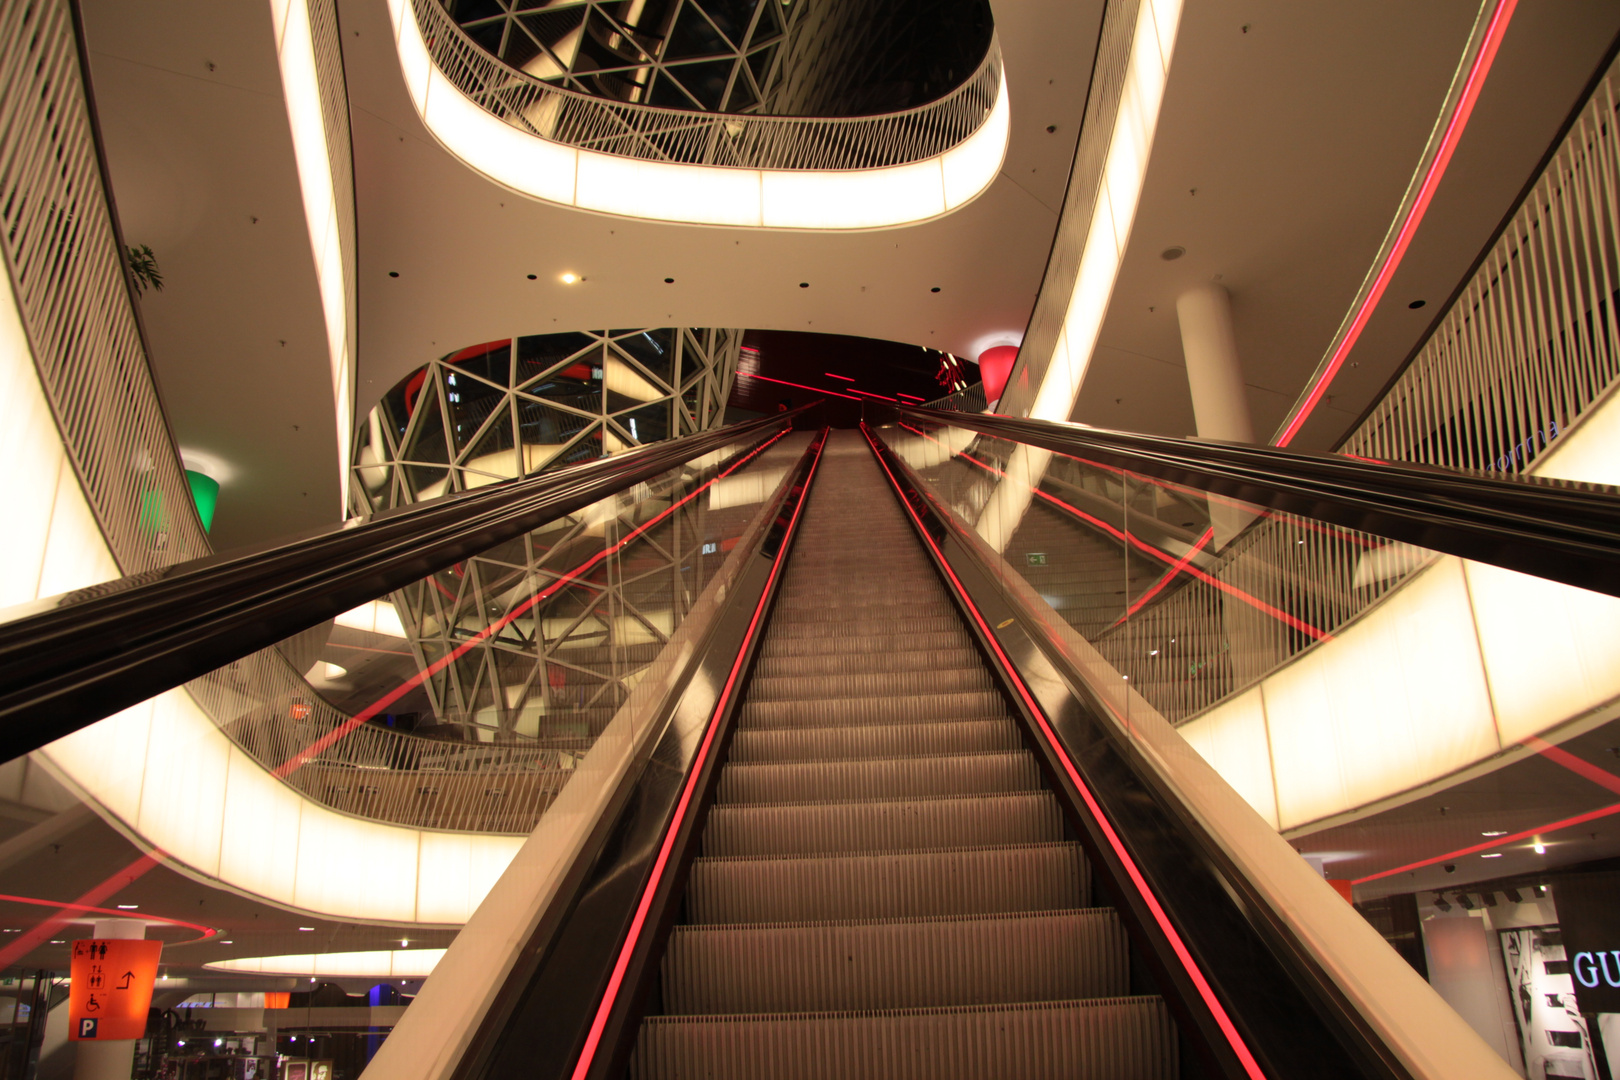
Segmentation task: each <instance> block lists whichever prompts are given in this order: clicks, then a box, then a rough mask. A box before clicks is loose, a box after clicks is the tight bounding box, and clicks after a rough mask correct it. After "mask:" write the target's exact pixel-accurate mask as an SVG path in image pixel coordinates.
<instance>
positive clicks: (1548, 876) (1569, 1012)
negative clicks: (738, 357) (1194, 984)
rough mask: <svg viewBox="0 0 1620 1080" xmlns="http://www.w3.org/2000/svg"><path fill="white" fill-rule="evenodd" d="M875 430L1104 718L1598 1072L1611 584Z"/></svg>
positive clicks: (1619, 748)
mask: <svg viewBox="0 0 1620 1080" xmlns="http://www.w3.org/2000/svg"><path fill="white" fill-rule="evenodd" d="M882 434H883V436H884V438H885V440H886V441H887V442H888V443H889V444H890V445H891V446H892V447H893V448H894V449H895V451H896V452H897V453H898V454H899V456H900V457H901V458H902V459H903V460H904V461H906V462H907V463H908V464H909V465H910V466H911V467H912V468H913V469H914V470H915V471H916V472H917V473H918V474H919V476H920V477H921V478H922V479H923V481H924V482H925V484H926V485H927V488H928V491H929V492H930V494H931V495H932V496H934V497H935V498H937V499H938V500H939V502H941V503H943V504H944V505H945V506H947V507H949V509H950V511H951V512H952V513H953V514H954V515H956V517H957V518H958V519H959V520H960V521H961V522H962V524H963V525H964V526H965V527H967V528H969V529H971V530H972V532H973V534H974V535H976V536H977V537H978V538H979V539H980V540H981V541H982V542H983V549H982V551H983V552H986V553H987V554H985V555H984V557H985V558H988V559H991V560H992V561H993V562H995V563H996V564H997V565H999V567H1000V571H999V574H1000V577H999V579H998V580H1000V581H1001V582H1003V586H1004V589H1005V591H1006V592H1007V593H1008V595H1009V596H1012V597H1014V598H1015V599H1016V602H1017V604H1020V605H1023V606H1024V608H1025V609H1026V610H1029V611H1031V612H1033V613H1034V615H1033V616H1032V617H1033V618H1035V619H1036V620H1037V623H1038V624H1040V623H1044V625H1046V626H1048V627H1051V628H1052V629H1053V631H1054V632H1053V633H1052V634H1051V640H1052V641H1053V642H1055V643H1057V644H1058V645H1060V646H1061V647H1062V648H1063V649H1064V650H1065V651H1066V652H1067V653H1068V654H1069V655H1071V656H1072V657H1073V658H1074V660H1075V664H1076V668H1077V670H1080V671H1082V672H1083V673H1085V675H1086V677H1087V678H1088V679H1090V680H1091V683H1090V685H1091V688H1092V691H1093V692H1094V693H1096V695H1097V700H1098V701H1099V702H1101V703H1103V704H1104V705H1105V707H1107V708H1109V709H1111V710H1113V711H1114V714H1115V716H1116V717H1117V718H1118V720H1119V722H1120V724H1121V730H1122V731H1124V732H1126V733H1127V734H1128V736H1129V737H1131V738H1134V739H1139V740H1141V741H1142V742H1143V743H1144V744H1145V746H1146V752H1147V753H1148V754H1149V755H1150V756H1151V757H1152V758H1153V759H1154V760H1158V761H1162V762H1166V763H1168V764H1166V766H1165V767H1166V768H1168V769H1170V770H1171V772H1172V774H1173V775H1178V776H1191V775H1194V774H1192V773H1187V772H1185V771H1183V770H1181V768H1180V766H1178V765H1176V764H1175V763H1176V762H1177V761H1178V760H1180V757H1181V756H1182V755H1186V754H1188V753H1189V752H1196V754H1197V755H1199V756H1200V757H1201V758H1202V759H1203V760H1204V761H1205V762H1207V763H1208V764H1209V765H1211V766H1213V767H1214V769H1215V770H1216V772H1218V773H1219V774H1220V776H1221V777H1222V779H1223V780H1224V781H1225V783H1226V784H1227V785H1229V789H1228V794H1230V793H1231V792H1236V794H1238V795H1240V796H1241V797H1242V798H1243V799H1244V800H1245V801H1246V802H1247V803H1248V804H1249V806H1250V807H1251V808H1252V809H1253V810H1254V811H1255V812H1256V814H1257V815H1258V817H1256V818H1254V819H1251V820H1249V821H1247V822H1245V821H1240V820H1237V819H1236V818H1233V819H1232V820H1230V821H1227V822H1224V823H1223V825H1224V827H1227V828H1232V829H1235V830H1237V831H1238V832H1239V833H1241V832H1242V831H1243V830H1244V829H1249V828H1262V827H1263V828H1266V829H1271V830H1280V831H1281V832H1282V833H1283V835H1284V836H1286V837H1287V838H1288V839H1289V841H1290V842H1291V844H1292V845H1293V847H1294V849H1295V850H1296V851H1298V852H1299V854H1300V855H1301V856H1303V857H1304V858H1305V859H1306V860H1307V861H1308V862H1309V864H1310V865H1311V866H1312V867H1313V868H1314V869H1315V870H1316V871H1317V872H1318V873H1320V874H1321V875H1322V876H1324V877H1326V878H1328V879H1329V880H1330V881H1332V882H1333V883H1334V884H1335V886H1336V887H1337V888H1338V889H1339V890H1340V891H1341V892H1343V893H1344V894H1345V895H1346V896H1347V897H1350V898H1352V899H1353V902H1354V903H1355V907H1356V909H1357V910H1358V911H1359V912H1361V914H1362V915H1363V916H1364V917H1365V918H1366V919H1367V921H1368V922H1369V923H1370V924H1371V925H1372V926H1373V927H1374V928H1375V929H1377V930H1378V932H1379V933H1380V934H1381V935H1382V936H1383V937H1384V939H1385V940H1386V941H1388V942H1389V944H1390V946H1391V947H1392V948H1394V949H1395V950H1396V952H1398V953H1399V954H1400V956H1401V957H1403V958H1404V959H1405V960H1406V961H1407V963H1408V964H1409V965H1410V966H1411V967H1412V968H1413V969H1414V970H1415V971H1417V972H1418V973H1419V974H1421V975H1422V976H1423V977H1425V978H1426V979H1428V981H1429V982H1430V984H1431V985H1432V986H1433V987H1434V988H1435V989H1436V990H1437V991H1438V992H1439V994H1440V995H1441V997H1442V998H1443V999H1444V1000H1445V1001H1446V1002H1447V1003H1448V1004H1450V1005H1451V1006H1452V1007H1453V1008H1454V1009H1455V1010H1456V1011H1457V1012H1458V1014H1459V1015H1461V1016H1462V1017H1463V1018H1464V1019H1465V1020H1467V1021H1468V1023H1469V1024H1470V1025H1471V1026H1472V1027H1473V1028H1474V1030H1475V1031H1477V1032H1478V1033H1479V1034H1480V1036H1481V1037H1482V1038H1483V1039H1485V1041H1486V1042H1487V1043H1489V1044H1490V1045H1491V1046H1492V1047H1493V1048H1494V1049H1495V1050H1496V1051H1497V1052H1498V1054H1500V1056H1501V1057H1502V1058H1503V1060H1504V1061H1506V1062H1507V1063H1508V1064H1509V1065H1511V1066H1513V1067H1514V1068H1516V1069H1518V1070H1520V1071H1521V1072H1522V1073H1523V1074H1524V1075H1529V1076H1538V1077H1539V1076H1543V1075H1545V1076H1552V1077H1563V1076H1568V1077H1593V1078H1596V1077H1598V1076H1600V1075H1613V1069H1614V1068H1615V1067H1616V1066H1620V1060H1614V1061H1612V1062H1611V1060H1610V1055H1611V1054H1616V1053H1620V918H1617V917H1616V916H1615V914H1614V913H1615V912H1617V911H1620V861H1617V860H1620V829H1617V828H1616V827H1615V825H1614V822H1615V821H1617V820H1620V721H1617V720H1615V719H1614V715H1615V706H1614V702H1615V701H1617V700H1620V697H1617V696H1616V695H1617V694H1620V681H1617V680H1615V679H1612V678H1604V679H1602V680H1600V681H1599V682H1587V681H1583V680H1586V679H1588V678H1590V677H1589V676H1587V675H1582V674H1579V672H1583V671H1592V670H1596V669H1594V668H1592V667H1590V666H1584V665H1590V664H1592V663H1594V661H1595V662H1596V663H1598V664H1599V665H1600V666H1602V667H1603V668H1604V669H1605V670H1609V669H1610V668H1611V666H1612V665H1614V664H1615V663H1620V629H1617V628H1620V601H1617V600H1615V599H1613V598H1610V597H1607V596H1603V595H1599V594H1595V593H1589V592H1585V591H1583V590H1580V589H1575V588H1571V587H1568V586H1564V585H1560V584H1556V583H1553V582H1548V581H1543V580H1540V579H1537V578H1532V577H1529V576H1526V575H1523V574H1515V573H1511V572H1508V571H1505V570H1499V569H1496V568H1494V567H1491V566H1486V565H1483V564H1478V563H1472V562H1467V561H1465V560H1461V559H1457V558H1454V557H1451V556H1444V555H1439V554H1437V553H1435V552H1433V551H1428V550H1425V549H1422V548H1418V547H1415V546H1412V545H1409V544H1404V543H1399V542H1395V541H1391V540H1387V539H1385V538H1383V537H1380V536H1377V535H1374V534H1371V533H1366V532H1360V531H1357V530H1353V529H1347V528H1344V527H1341V526H1338V525H1334V524H1331V523H1328V522H1323V521H1318V520H1315V519H1312V518H1309V517H1303V516H1299V515H1294V514H1287V513H1281V512H1277V511H1271V510H1266V509H1264V508H1262V507H1259V506H1255V505H1252V504H1249V503H1245V502H1243V501H1241V500H1236V499H1231V498H1228V497H1225V496H1220V495H1216V494H1212V493H1209V492H1207V491H1203V490H1201V489H1198V488H1197V487H1195V486H1189V485H1185V484H1178V483H1173V482H1170V481H1165V480H1160V479H1157V478H1154V477H1148V476H1144V475H1140V474H1136V473H1132V472H1130V471H1128V470H1121V469H1118V468H1115V467H1112V466H1109V465H1106V464H1104V463H1101V462H1097V461H1088V460H1086V459H1084V458H1083V457H1079V456H1074V455H1064V454H1060V453H1055V452H1049V451H1044V450H1036V449H1033V448H1030V447H1025V446H1020V445H1015V444H1013V443H1010V442H1008V441H1006V440H1002V439H997V438H993V437H989V436H985V435H981V434H978V433H975V432H972V431H969V430H967V429H965V428H959V427H955V426H953V425H952V423H951V420H950V419H949V414H945V415H942V416H941V418H940V419H939V421H938V422H935V423H921V422H913V421H909V420H908V421H907V422H905V423H903V424H900V425H898V426H895V427H890V428H885V429H882ZM1600 656H1601V657H1604V658H1605V659H1603V660H1601V661H1596V660H1595V658H1597V657H1600ZM1576 685H1579V686H1580V687H1582V689H1580V690H1575V689H1573V687H1574V686H1576ZM1166 722H1168V723H1166ZM1170 725H1175V729H1176V732H1177V734H1178V735H1179V738H1178V737H1177V735H1172V734H1171V728H1170ZM1206 775H1207V774H1206ZM1324 895H1331V894H1326V893H1324ZM1603 957H1607V958H1608V960H1609V963H1610V972H1611V973H1612V974H1613V976H1614V978H1613V981H1612V982H1611V981H1609V980H1608V979H1607V978H1606V976H1605V970H1604V968H1603V966H1602V958H1603ZM1605 1069H1607V1070H1608V1071H1607V1072H1605V1071H1604V1070H1605Z"/></svg>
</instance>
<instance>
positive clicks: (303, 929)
mask: <svg viewBox="0 0 1620 1080" xmlns="http://www.w3.org/2000/svg"><path fill="white" fill-rule="evenodd" d="M298 929H299V930H300V931H302V932H303V933H306V934H307V933H309V932H310V931H312V930H314V929H315V928H314V927H313V926H300V927H299V928H298Z"/></svg>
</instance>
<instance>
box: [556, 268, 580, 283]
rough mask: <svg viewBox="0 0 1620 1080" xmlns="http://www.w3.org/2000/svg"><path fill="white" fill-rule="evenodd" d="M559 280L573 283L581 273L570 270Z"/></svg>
mask: <svg viewBox="0 0 1620 1080" xmlns="http://www.w3.org/2000/svg"><path fill="white" fill-rule="evenodd" d="M559 280H560V281H561V282H562V283H563V284H564V285H572V284H573V283H574V282H576V281H578V280H579V275H578V274H575V273H573V272H571V271H570V272H568V273H565V274H563V275H562V277H561V278H560V279H559Z"/></svg>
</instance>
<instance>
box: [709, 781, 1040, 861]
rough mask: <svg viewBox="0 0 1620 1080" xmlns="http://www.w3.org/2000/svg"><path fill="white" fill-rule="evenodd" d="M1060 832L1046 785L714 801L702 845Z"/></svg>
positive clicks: (769, 847) (727, 851) (988, 838)
mask: <svg viewBox="0 0 1620 1080" xmlns="http://www.w3.org/2000/svg"><path fill="white" fill-rule="evenodd" d="M1061 839H1063V817H1062V814H1061V812H1060V811H1059V809H1058V803H1057V798H1056V796H1054V795H1053V794H1052V793H1051V792H1050V791H1021V792H1014V793H1012V794H1008V795H948V796H945V797H943V798H927V799H892V800H883V801H873V802H860V803H819V804H817V803H809V804H806V803H793V804H788V805H783V806H716V807H715V808H714V809H713V810H711V811H709V822H708V824H707V825H706V826H705V827H704V831H703V853H704V854H705V855H708V856H713V857H725V856H739V855H828V854H840V853H849V854H853V853H856V852H900V851H927V850H937V849H940V848H947V847H988V846H991V845H1008V844H1039V843H1048V842H1053V841H1058V840H1061Z"/></svg>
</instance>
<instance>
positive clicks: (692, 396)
mask: <svg viewBox="0 0 1620 1080" xmlns="http://www.w3.org/2000/svg"><path fill="white" fill-rule="evenodd" d="M681 403H682V404H683V405H685V406H686V411H687V413H688V414H689V415H690V416H691V417H692V426H693V427H695V428H696V429H697V430H699V431H702V430H703V428H704V425H705V424H706V423H707V422H708V417H706V416H704V415H703V392H702V389H701V388H700V387H694V388H693V389H691V390H688V391H687V392H686V393H684V394H682V395H681Z"/></svg>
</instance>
